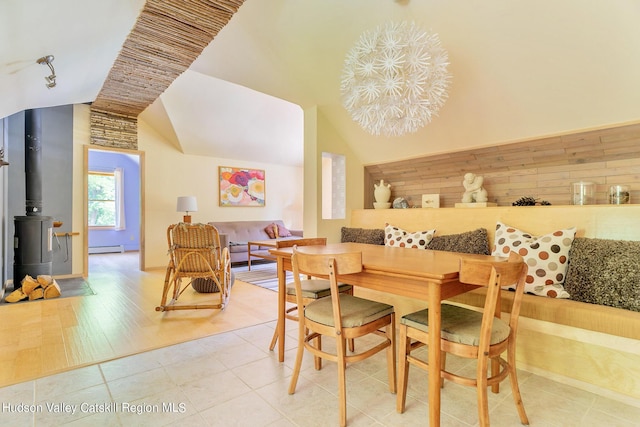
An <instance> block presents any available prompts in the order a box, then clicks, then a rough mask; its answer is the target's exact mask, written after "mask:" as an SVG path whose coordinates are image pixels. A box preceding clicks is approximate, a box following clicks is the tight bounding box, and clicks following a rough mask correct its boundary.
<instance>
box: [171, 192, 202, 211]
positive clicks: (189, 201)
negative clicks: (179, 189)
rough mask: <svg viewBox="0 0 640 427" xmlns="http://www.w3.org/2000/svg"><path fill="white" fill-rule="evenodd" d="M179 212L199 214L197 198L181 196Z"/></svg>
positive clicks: (179, 198) (178, 206)
mask: <svg viewBox="0 0 640 427" xmlns="http://www.w3.org/2000/svg"><path fill="white" fill-rule="evenodd" d="M176 211H178V212H187V214H188V213H189V212H198V201H197V200H196V198H195V196H180V197H178V204H177V207H176Z"/></svg>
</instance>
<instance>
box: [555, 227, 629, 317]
mask: <svg viewBox="0 0 640 427" xmlns="http://www.w3.org/2000/svg"><path fill="white" fill-rule="evenodd" d="M564 288H565V290H566V291H567V292H569V294H570V295H571V299H572V300H576V301H582V302H588V303H591V304H600V305H608V306H611V307H618V308H624V309H627V310H632V311H640V242H638V241H626V240H606V239H591V238H587V237H576V239H575V240H574V241H573V245H572V246H571V252H569V268H568V270H567V278H566V280H565V282H564Z"/></svg>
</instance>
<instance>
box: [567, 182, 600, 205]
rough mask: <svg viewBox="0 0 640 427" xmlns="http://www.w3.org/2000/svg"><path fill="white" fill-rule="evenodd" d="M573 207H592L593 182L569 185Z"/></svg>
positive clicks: (594, 187) (593, 197)
mask: <svg viewBox="0 0 640 427" xmlns="http://www.w3.org/2000/svg"><path fill="white" fill-rule="evenodd" d="M571 188H572V199H571V203H572V204H573V205H592V204H594V203H595V190H596V185H595V184H594V183H593V182H584V181H580V182H574V183H573V184H571Z"/></svg>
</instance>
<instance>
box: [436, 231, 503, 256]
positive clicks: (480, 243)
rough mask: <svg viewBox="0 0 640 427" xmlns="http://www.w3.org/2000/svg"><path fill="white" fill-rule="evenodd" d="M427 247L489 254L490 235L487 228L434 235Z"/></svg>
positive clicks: (437, 249)
mask: <svg viewBox="0 0 640 427" xmlns="http://www.w3.org/2000/svg"><path fill="white" fill-rule="evenodd" d="M427 249H431V250H434V251H448V252H460V253H465V254H480V255H489V254H490V253H491V251H490V250H489V235H488V233H487V229H486V228H478V229H477V230H473V231H467V232H464V233H459V234H445V235H444V236H433V239H431V242H429V246H427Z"/></svg>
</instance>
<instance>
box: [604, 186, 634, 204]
mask: <svg viewBox="0 0 640 427" xmlns="http://www.w3.org/2000/svg"><path fill="white" fill-rule="evenodd" d="M629 203H631V192H630V191H629V186H628V185H612V186H611V187H609V204H611V205H626V204H629Z"/></svg>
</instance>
